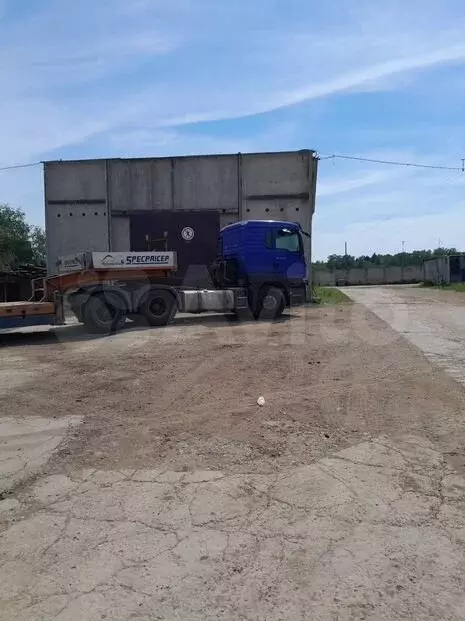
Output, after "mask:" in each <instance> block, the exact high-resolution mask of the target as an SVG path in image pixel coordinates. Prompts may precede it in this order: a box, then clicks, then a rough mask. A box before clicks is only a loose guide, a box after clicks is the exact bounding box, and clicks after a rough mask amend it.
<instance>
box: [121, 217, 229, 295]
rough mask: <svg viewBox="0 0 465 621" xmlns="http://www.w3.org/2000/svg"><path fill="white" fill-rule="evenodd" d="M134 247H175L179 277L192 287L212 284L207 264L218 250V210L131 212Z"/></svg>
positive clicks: (157, 248) (137, 248) (141, 248)
mask: <svg viewBox="0 0 465 621" xmlns="http://www.w3.org/2000/svg"><path fill="white" fill-rule="evenodd" d="M130 221H131V225H130V238H131V250H133V251H144V250H162V249H164V247H165V241H164V240H165V239H166V249H167V250H174V251H176V252H177V253H178V277H179V278H181V279H182V281H183V284H184V285H186V286H192V287H208V286H210V281H209V276H208V265H209V264H210V263H211V262H212V261H213V260H214V259H215V257H216V255H217V252H218V233H219V230H220V214H219V213H218V212H217V211H203V212H198V211H197V212H186V213H184V212H179V211H153V212H148V213H144V214H140V213H139V214H134V215H132V216H131V220H130Z"/></svg>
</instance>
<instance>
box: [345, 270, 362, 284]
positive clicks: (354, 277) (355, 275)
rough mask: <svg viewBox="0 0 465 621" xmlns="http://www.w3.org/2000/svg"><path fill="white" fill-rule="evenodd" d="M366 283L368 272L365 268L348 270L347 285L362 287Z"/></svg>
mask: <svg viewBox="0 0 465 621" xmlns="http://www.w3.org/2000/svg"><path fill="white" fill-rule="evenodd" d="M365 282H366V270H365V268H363V267H358V268H353V269H351V270H347V283H348V284H349V285H362V284H364V283H365Z"/></svg>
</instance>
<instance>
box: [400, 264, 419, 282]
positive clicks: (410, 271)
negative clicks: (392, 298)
mask: <svg viewBox="0 0 465 621" xmlns="http://www.w3.org/2000/svg"><path fill="white" fill-rule="evenodd" d="M422 280H423V267H422V266H421V265H406V266H405V267H404V268H403V273H402V282H406V283H408V282H421V281H422Z"/></svg>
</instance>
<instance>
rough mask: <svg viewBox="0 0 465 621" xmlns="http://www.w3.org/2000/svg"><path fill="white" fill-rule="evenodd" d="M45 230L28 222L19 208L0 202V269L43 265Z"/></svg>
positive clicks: (45, 252)
mask: <svg viewBox="0 0 465 621" xmlns="http://www.w3.org/2000/svg"><path fill="white" fill-rule="evenodd" d="M46 257H47V251H46V243H45V231H44V230H43V228H42V227H40V226H36V225H31V224H28V222H27V221H26V214H25V213H24V212H23V211H21V209H15V208H13V207H10V206H9V205H7V204H6V203H0V269H2V270H14V269H15V268H17V267H19V266H20V265H26V264H34V265H45V262H46Z"/></svg>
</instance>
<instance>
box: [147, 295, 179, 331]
mask: <svg viewBox="0 0 465 621" xmlns="http://www.w3.org/2000/svg"><path fill="white" fill-rule="evenodd" d="M177 310H178V304H177V302H176V298H175V297H174V295H173V294H172V293H170V291H166V290H165V289H150V291H148V292H147V293H146V294H145V295H144V297H143V298H142V302H141V304H140V308H139V314H140V315H142V317H143V318H144V319H145V320H146V321H147V323H148V324H149V325H150V326H166V324H168V323H169V322H170V321H172V320H173V319H174V316H175V315H176V311H177Z"/></svg>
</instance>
